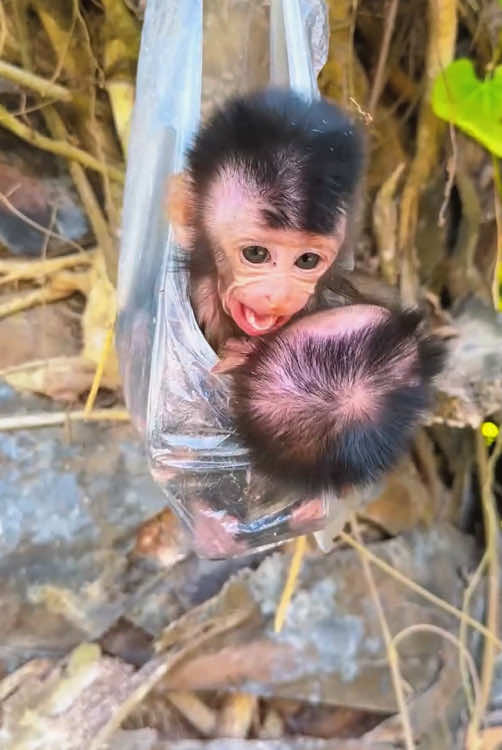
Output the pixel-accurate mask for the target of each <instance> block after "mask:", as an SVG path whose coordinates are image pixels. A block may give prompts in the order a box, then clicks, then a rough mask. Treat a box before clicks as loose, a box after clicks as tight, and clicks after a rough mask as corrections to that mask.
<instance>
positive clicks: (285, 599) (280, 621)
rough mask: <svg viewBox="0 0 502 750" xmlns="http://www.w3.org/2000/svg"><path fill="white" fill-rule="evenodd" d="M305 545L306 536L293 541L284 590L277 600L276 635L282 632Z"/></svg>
mask: <svg viewBox="0 0 502 750" xmlns="http://www.w3.org/2000/svg"><path fill="white" fill-rule="evenodd" d="M306 545H307V537H306V536H299V537H298V538H297V539H296V540H295V551H294V553H293V558H292V560H291V565H290V566H289V571H288V577H287V580H286V585H285V586H284V589H283V592H282V594H281V598H280V600H279V604H278V605H277V610H276V613H275V620H274V630H275V632H276V633H280V632H281V630H282V626H283V625H284V620H285V618H286V612H287V611H288V607H289V604H290V602H291V597H292V596H293V592H294V590H295V585H296V581H297V578H298V573H299V572H300V567H301V564H302V560H303V556H304V554H305V548H306Z"/></svg>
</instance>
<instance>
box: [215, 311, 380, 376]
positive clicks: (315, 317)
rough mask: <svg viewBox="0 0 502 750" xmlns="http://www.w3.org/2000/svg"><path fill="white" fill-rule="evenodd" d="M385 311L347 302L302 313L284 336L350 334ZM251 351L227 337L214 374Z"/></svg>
mask: <svg viewBox="0 0 502 750" xmlns="http://www.w3.org/2000/svg"><path fill="white" fill-rule="evenodd" d="M388 314H389V312H388V310H386V309H385V308H383V307H377V306H376V305H347V306H346V307H336V308H334V309H332V310H323V311H322V312H317V313H312V315H306V316H305V317H304V318H301V319H300V320H297V321H295V322H294V323H292V324H291V325H290V326H289V328H288V329H287V333H288V336H289V335H295V334H300V335H301V333H302V332H305V333H307V334H309V335H314V336H321V337H327V336H333V335H336V334H337V333H342V332H343V333H350V332H352V331H356V330H358V329H360V328H363V327H364V326H367V325H368V324H371V323H378V322H379V321H380V320H382V318H384V317H385V316H386V315H388ZM252 350H253V344H252V342H250V341H245V340H240V339H235V338H232V339H229V340H228V341H227V343H226V345H225V347H224V350H223V355H222V357H221V359H220V360H219V362H218V363H217V364H216V365H215V366H214V368H213V370H212V371H213V372H214V373H219V374H222V373H226V372H230V371H231V370H233V369H234V368H236V367H240V366H241V365H243V364H244V362H245V361H246V358H247V357H248V356H249V354H250V353H251V352H252Z"/></svg>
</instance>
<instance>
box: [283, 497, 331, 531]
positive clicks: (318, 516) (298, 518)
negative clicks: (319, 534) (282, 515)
mask: <svg viewBox="0 0 502 750" xmlns="http://www.w3.org/2000/svg"><path fill="white" fill-rule="evenodd" d="M325 520H326V509H325V506H324V503H323V501H322V500H321V499H320V498H317V497H316V498H314V499H313V500H306V501H305V502H304V503H302V504H301V505H300V506H299V507H298V508H295V509H294V510H293V512H292V513H291V520H290V522H289V525H290V526H291V529H292V530H293V531H305V529H314V528H320V527H321V526H322V525H323V523H324V521H325Z"/></svg>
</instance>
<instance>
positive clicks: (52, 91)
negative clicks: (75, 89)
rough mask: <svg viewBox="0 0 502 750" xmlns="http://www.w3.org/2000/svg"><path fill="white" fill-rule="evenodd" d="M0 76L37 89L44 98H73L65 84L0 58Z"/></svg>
mask: <svg viewBox="0 0 502 750" xmlns="http://www.w3.org/2000/svg"><path fill="white" fill-rule="evenodd" d="M0 78H6V79H7V80H9V81H11V82H12V83H16V84H18V85H19V86H24V87H25V88H28V89H31V90H32V91H36V92H37V94H39V95H40V96H42V97H44V98H47V97H49V98H51V99H56V100H59V101H62V102H71V101H72V98H73V97H72V95H71V92H70V91H69V89H67V88H65V86H61V85H60V84H59V83H53V82H52V81H48V80H47V79H46V78H42V76H38V75H36V73H30V71H28V70H23V68H18V67H17V65H11V64H10V63H8V62H5V60H0Z"/></svg>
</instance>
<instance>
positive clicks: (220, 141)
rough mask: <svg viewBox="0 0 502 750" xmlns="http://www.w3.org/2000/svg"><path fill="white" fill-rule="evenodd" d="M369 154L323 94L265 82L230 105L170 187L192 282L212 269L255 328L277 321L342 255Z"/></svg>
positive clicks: (232, 309)
mask: <svg viewBox="0 0 502 750" xmlns="http://www.w3.org/2000/svg"><path fill="white" fill-rule="evenodd" d="M362 162H363V149H362V138H361V135H360V133H359V132H358V130H357V129H356V128H355V126H354V125H353V124H352V123H351V122H350V121H349V120H348V118H347V117H346V116H345V115H344V114H343V113H342V112H341V111H340V110H339V109H338V108H337V107H335V106H334V105H331V104H329V103H328V102H326V101H324V100H316V101H314V102H306V101H304V100H303V99H302V98H301V97H299V96H297V95H296V94H293V93H292V92H291V91H277V90H269V91H265V92H261V93H259V94H253V95H251V96H248V97H244V98H238V99H234V100H231V101H230V102H228V103H227V104H226V105H225V106H224V108H223V109H222V110H220V111H219V112H217V113H216V114H215V115H214V116H213V117H212V118H211V119H210V120H209V122H208V123H207V124H206V125H205V126H204V127H203V128H202V129H201V131H200V132H199V134H198V136H197V138H196V140H195V143H194V145H193V147H192V149H191V151H190V152H189V154H188V168H187V171H186V172H185V173H183V174H182V175H176V176H175V177H174V178H172V179H171V181H170V185H169V193H168V212H169V215H170V219H171V224H172V226H173V228H174V231H175V235H176V238H177V241H178V242H179V244H180V245H181V246H182V247H183V248H184V249H186V250H189V251H190V254H189V266H190V272H191V279H192V283H197V280H201V279H204V278H207V277H208V276H212V277H213V278H214V279H215V280H216V281H217V284H216V289H217V295H218V299H219V303H220V305H221V307H222V308H223V311H224V312H225V314H226V315H227V316H228V317H230V318H231V319H232V320H233V322H234V324H235V325H236V326H237V328H238V329H239V330H241V331H244V332H245V333H246V334H247V335H248V336H262V335H264V334H267V333H271V332H273V331H275V330H277V329H279V328H280V327H282V326H283V325H284V324H285V323H287V322H288V321H289V320H290V319H291V318H292V317H293V316H294V315H296V314H297V313H298V312H300V311H301V310H303V309H304V308H305V307H306V306H307V305H308V302H309V300H310V299H311V298H312V297H313V295H314V294H315V291H316V287H317V286H318V284H319V282H320V281H321V279H322V278H323V277H324V276H325V275H326V274H327V272H328V271H329V269H330V268H331V266H332V265H333V263H334V262H335V260H336V259H337V258H338V256H339V254H340V250H341V248H342V246H343V243H344V240H345V237H346V229H347V223H348V221H349V220H350V216H349V215H350V212H351V209H352V203H353V200H354V196H355V191H356V187H357V184H358V181H359V178H360V173H361V170H362ZM202 317H204V315H202Z"/></svg>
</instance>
